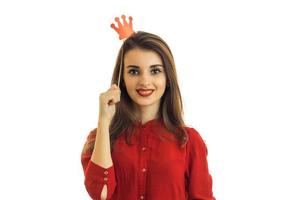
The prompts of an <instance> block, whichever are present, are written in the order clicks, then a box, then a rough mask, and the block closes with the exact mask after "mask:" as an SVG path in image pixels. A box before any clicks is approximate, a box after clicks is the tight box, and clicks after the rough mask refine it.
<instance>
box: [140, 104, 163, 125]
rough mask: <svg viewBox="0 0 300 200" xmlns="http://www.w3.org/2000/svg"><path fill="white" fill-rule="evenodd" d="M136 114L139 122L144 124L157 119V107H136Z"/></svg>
mask: <svg viewBox="0 0 300 200" xmlns="http://www.w3.org/2000/svg"><path fill="white" fill-rule="evenodd" d="M137 113H138V119H139V121H140V122H141V123H142V124H144V123H146V122H148V121H150V120H153V119H157V118H158V117H159V107H157V105H150V106H138V107H137Z"/></svg>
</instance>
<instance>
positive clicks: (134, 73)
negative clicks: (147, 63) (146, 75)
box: [128, 69, 138, 75]
mask: <svg viewBox="0 0 300 200" xmlns="http://www.w3.org/2000/svg"><path fill="white" fill-rule="evenodd" d="M136 72H138V70H136V69H131V70H129V71H128V73H129V74H132V75H136Z"/></svg>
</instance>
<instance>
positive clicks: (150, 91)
mask: <svg viewBox="0 0 300 200" xmlns="http://www.w3.org/2000/svg"><path fill="white" fill-rule="evenodd" d="M153 92H154V90H142V89H139V90H137V93H138V94H139V95H140V96H143V97H147V96H150V95H151V94H152V93H153Z"/></svg>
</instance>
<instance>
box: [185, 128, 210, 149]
mask: <svg viewBox="0 0 300 200" xmlns="http://www.w3.org/2000/svg"><path fill="white" fill-rule="evenodd" d="M184 129H185V130H186V132H187V136H188V141H187V148H188V149H190V150H200V151H203V152H204V153H207V147H206V144H205V141H204V140H203V138H202V136H201V134H200V133H199V132H198V131H197V130H196V129H195V128H193V127H189V126H185V127H184Z"/></svg>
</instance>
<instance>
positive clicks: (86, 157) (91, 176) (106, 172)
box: [81, 129, 116, 200]
mask: <svg viewBox="0 0 300 200" xmlns="http://www.w3.org/2000/svg"><path fill="white" fill-rule="evenodd" d="M95 130H96V129H94V130H93V131H91V132H90V134H89V136H88V137H87V141H86V143H85V145H87V144H88V143H89V142H91V140H93V138H95V136H96V134H95V133H96V131H95ZM91 157H92V154H91V152H84V151H83V152H82V153H81V164H82V167H83V172H84V177H85V178H84V185H85V188H86V190H87V192H88V194H89V195H90V197H91V198H92V199H94V200H100V199H101V192H102V189H103V187H104V185H106V186H107V198H106V199H107V200H109V199H111V197H112V195H113V192H114V190H115V188H116V178H115V170H114V165H112V166H111V167H109V168H103V167H101V166H100V165H97V164H96V163H94V162H93V161H91Z"/></svg>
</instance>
